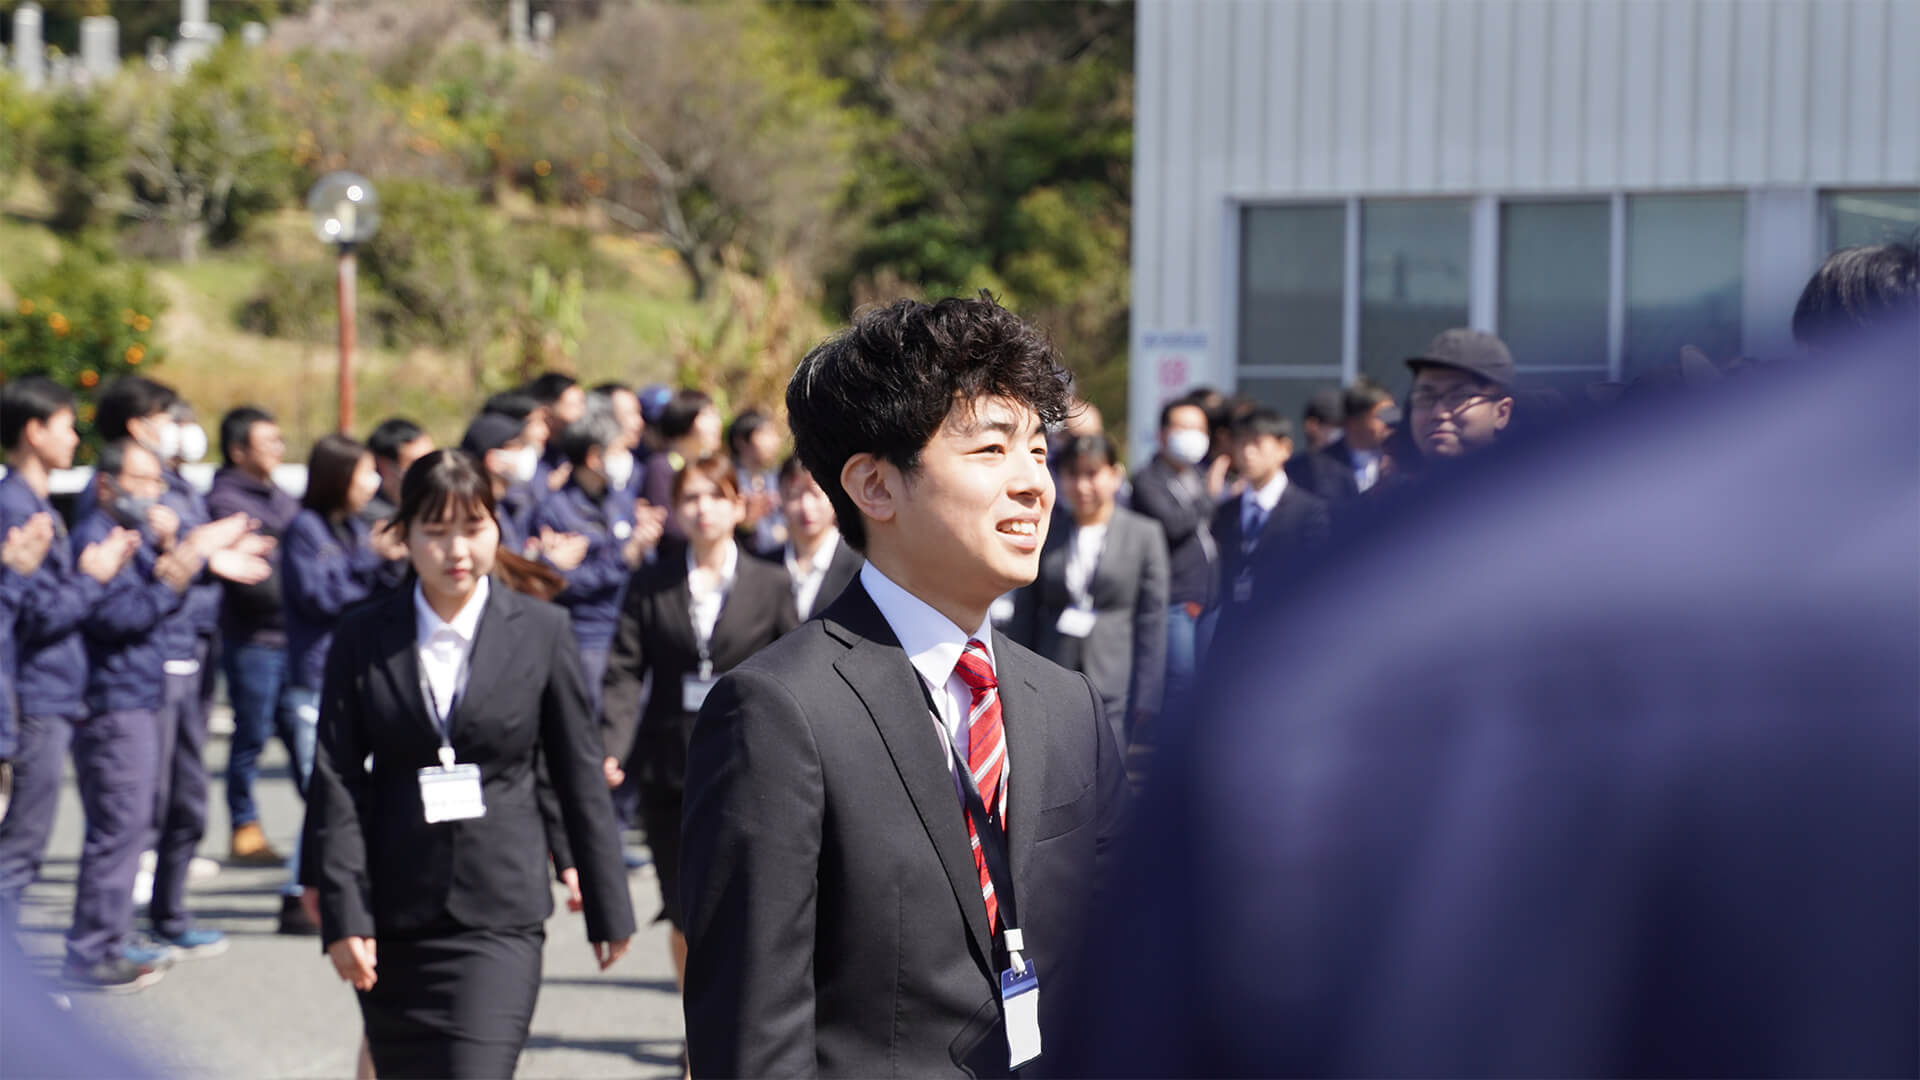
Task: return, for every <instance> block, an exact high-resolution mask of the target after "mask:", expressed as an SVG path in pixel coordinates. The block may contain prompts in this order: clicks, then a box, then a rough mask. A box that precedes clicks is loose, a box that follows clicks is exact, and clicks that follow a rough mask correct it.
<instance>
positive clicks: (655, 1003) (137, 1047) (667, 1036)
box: [0, 711, 682, 1080]
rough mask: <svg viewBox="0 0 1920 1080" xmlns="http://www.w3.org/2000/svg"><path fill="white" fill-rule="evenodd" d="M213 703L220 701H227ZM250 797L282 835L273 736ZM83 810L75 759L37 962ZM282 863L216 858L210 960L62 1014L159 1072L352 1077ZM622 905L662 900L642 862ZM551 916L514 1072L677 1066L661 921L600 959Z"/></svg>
mask: <svg viewBox="0 0 1920 1080" xmlns="http://www.w3.org/2000/svg"><path fill="white" fill-rule="evenodd" d="M223 712H224V711H223ZM228 727H229V724H228V723H227V721H226V717H225V716H224V715H220V716H216V718H215V736H214V737H213V738H212V739H211V740H209V745H208V748H207V760H208V763H209V765H210V766H211V767H212V768H213V770H214V771H215V774H216V775H215V779H214V782H213V790H212V803H213V806H212V809H211V810H210V817H211V819H212V820H211V821H210V822H209V824H208V831H207V837H206V840H205V841H204V842H203V843H202V844H201V853H202V854H203V855H206V856H209V857H212V858H221V857H223V856H225V854H226V849H227V835H228V824H227V814H226V802H225V793H224V790H223V788H224V785H223V784H222V782H221V781H220V779H219V776H218V773H219V770H221V769H223V768H224V767H225V764H226V760H227V740H226V737H225V735H224V731H225V730H227V729H228ZM262 765H263V767H264V770H263V776H262V780H261V783H260V784H259V785H258V786H257V788H256V798H257V799H258V801H259V802H260V805H261V815H262V817H263V819H264V821H265V824H266V828H267V831H268V834H269V836H270V837H271V838H272V840H273V843H274V846H275V847H276V848H279V849H280V850H282V851H285V850H287V849H288V848H289V847H290V846H291V842H292V839H293V834H294V832H295V831H296V830H297V828H298V824H299V821H300V809H301V803H300V799H299V796H298V794H297V793H296V792H295V791H294V787H293V783H292V781H291V780H290V779H289V778H288V772H287V759H286V755H285V752H284V750H283V749H282V748H281V747H280V746H279V744H278V743H277V742H276V743H275V744H274V745H273V746H272V747H271V748H270V749H269V751H268V753H267V756H266V757H265V758H264V759H263V761H262ZM81 831H82V820H81V813H80V800H79V796H78V795H77V793H76V792H75V790H74V787H73V779H72V775H71V772H69V775H68V777H67V783H66V787H65V790H64V791H63V793H62V797H61V804H60V817H59V821H58V823H57V825H56V826H55V831H54V835H53V843H52V845H51V847H50V850H49V853H48V855H49V857H48V860H47V865H46V867H45V869H44V871H43V873H42V880H41V882H40V883H39V884H36V885H35V886H33V887H32V888H31V889H29V890H28V892H27V902H26V907H25V910H24V911H23V912H22V923H23V932H22V938H23V941H22V944H23V945H24V946H25V948H26V949H27V951H28V952H29V954H30V955H32V956H33V957H34V959H35V962H36V963H37V964H38V965H39V967H40V969H41V971H42V972H43V973H45V974H47V975H49V976H50V977H51V976H53V975H56V974H57V972H58V963H59V957H60V949H61V935H62V934H63V933H64V931H65V929H66V926H67V923H68V921H69V920H70V918H71V916H72V913H73V879H74V872H75V869H76V866H77V860H78V856H79V851H80V837H81ZM284 880H285V874H284V873H283V872H282V871H279V870H267V869H248V868H240V867H226V868H225V869H223V870H222V871H221V873H220V874H219V876H218V877H215V878H213V879H211V880H208V881H203V882H200V883H198V884H196V885H195V886H193V888H192V890H191V902H192V906H193V910H194V912H195V914H196V916H197V917H198V918H199V920H200V921H201V923H202V924H203V925H206V926H211V927H215V928H217V929H220V930H224V931H226V932H227V934H228V936H229V937H230V938H231V939H232V942H233V946H232V948H231V949H230V950H228V952H227V953H226V954H225V955H223V956H219V957H215V958H212V959H209V960H201V961H193V962H189V963H183V964H178V965H175V966H174V968H173V969H172V970H171V971H169V972H168V973H167V977H166V978H165V979H163V980H161V982H160V983H158V984H157V985H155V986H153V987H150V988H149V989H147V990H145V991H143V992H141V993H138V994H133V995H129V996H125V997H106V996H101V995H97V994H73V995H71V996H70V997H68V998H67V1000H68V1001H70V1002H71V1006H72V1009H73V1011H74V1013H75V1014H76V1015H78V1016H81V1017H84V1018H87V1019H89V1020H91V1021H92V1022H93V1023H94V1024H95V1026H96V1027H97V1029H98V1030H99V1031H100V1032H101V1033H102V1035H103V1036H104V1037H106V1038H110V1039H114V1040H117V1041H118V1042H120V1043H121V1044H122V1045H124V1046H126V1047H128V1048H129V1049H130V1050H131V1051H132V1053H133V1056H134V1057H135V1059H136V1060H139V1061H143V1062H146V1063H150V1064H151V1065H152V1066H153V1067H154V1069H155V1070H156V1071H158V1072H161V1073H164V1074H169V1075H176V1076H193V1077H245V1078H249V1080H252V1078H267V1077H345V1076H351V1075H353V1067H354V1060H355V1055H356V1052H357V1051H358V1048H359V1042H360V1014H359V1010H358V1009H357V1008H356V1007H355V1005H354V1001H353V992H352V991H351V990H349V989H348V988H347V986H346V984H344V983H342V982H340V981H339V979H338V978H337V977H336V976H335V975H334V974H333V969H332V966H331V965H329V964H328V963H327V961H326V958H325V957H324V956H322V955H321V954H320V947H319V944H318V941H317V939H314V938H292V937H281V936H280V935H278V934H276V933H275V932H274V928H275V925H276V922H277V919H278V916H279V911H280V897H279V886H280V884H281V883H282V882H283V881H284ZM631 883H632V888H633V897H634V911H635V913H636V914H638V915H639V916H640V918H641V920H642V921H643V922H644V921H645V920H647V919H649V918H651V917H652V916H653V913H654V912H656V911H658V910H659V906H660V903H659V893H658V891H657V889H656V886H655V883H654V878H653V874H652V872H651V870H647V869H642V870H638V871H635V872H634V873H633V875H632V882H631ZM556 897H557V898H559V899H560V900H561V902H560V903H559V904H558V910H557V912H556V914H555V915H554V917H553V918H552V919H551V920H550V921H549V922H548V923H547V955H546V980H545V983H544V985H543V986H542V988H541V992H540V1006H539V1008H538V1009H537V1010H536V1011H535V1013H534V1017H533V1034H532V1037H531V1039H530V1040H529V1041H528V1044H527V1051H526V1053H525V1055H523V1056H522V1057H521V1059H520V1071H519V1075H520V1076H522V1077H608V1076H639V1077H674V1076H678V1075H679V1067H678V1061H679V1054H680V1041H681V1037H682V1029H681V1020H680V1007H679V999H678V997H677V996H676V994H675V993H674V986H673V967H672V963H671V961H670V960H669V959H668V957H667V940H666V931H665V928H664V927H652V926H643V927H642V929H641V933H640V936H639V937H637V938H635V940H634V948H633V950H632V951H631V952H629V953H628V954H627V956H626V957H625V958H624V959H623V960H621V961H620V962H619V963H618V964H616V965H614V967H613V968H612V970H610V971H607V972H605V973H602V972H600V971H599V970H598V969H597V967H596V965H595V963H594V960H593V954H592V950H591V946H589V945H588V944H587V940H586V928H585V924H584V922H583V921H582V919H581V917H580V916H578V915H570V914H568V913H567V911H566V907H565V903H564V898H563V897H559V896H558V893H557V892H556ZM0 1022H4V1018H0Z"/></svg>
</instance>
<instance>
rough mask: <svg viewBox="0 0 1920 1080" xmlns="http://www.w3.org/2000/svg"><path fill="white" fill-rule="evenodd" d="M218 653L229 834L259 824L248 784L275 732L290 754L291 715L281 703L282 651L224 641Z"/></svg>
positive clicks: (284, 657) (284, 656)
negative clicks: (226, 705) (228, 725)
mask: <svg viewBox="0 0 1920 1080" xmlns="http://www.w3.org/2000/svg"><path fill="white" fill-rule="evenodd" d="M222 651H223V654H224V655H223V657H222V659H223V660H224V665H223V666H224V667H225V668H226V672H227V697H228V699H229V700H231V701H232V702H233V741H232V742H231V743H229V744H228V746H227V818H228V820H229V822H230V823H231V824H232V826H233V827H234V828H236V829H237V828H239V827H240V826H242V825H249V824H252V823H253V822H256V821H259V820H260V811H259V809H258V808H257V807H255V806H254V803H253V782H254V780H255V779H257V778H258V777H259V775H260V752H261V751H262V750H265V749H266V746H267V740H268V739H270V738H272V737H273V736H274V734H275V733H276V732H277V733H278V734H279V736H280V741H281V742H282V743H284V744H285V745H286V747H287V753H289V754H293V753H294V752H295V751H294V745H293V739H294V721H293V712H292V710H291V709H289V708H288V707H287V706H286V703H285V702H283V701H282V700H281V691H282V690H284V689H285V688H286V682H287V650H285V649H281V648H274V647H272V646H266V645H243V644H241V643H239V642H237V641H233V640H231V639H229V640H228V641H227V644H226V648H225V649H224V650H222Z"/></svg>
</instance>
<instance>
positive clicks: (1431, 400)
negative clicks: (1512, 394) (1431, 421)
mask: <svg viewBox="0 0 1920 1080" xmlns="http://www.w3.org/2000/svg"><path fill="white" fill-rule="evenodd" d="M1493 400H1496V397H1495V395H1494V394H1491V393H1489V392H1487V391H1485V390H1476V389H1474V388H1473V387H1471V386H1462V387H1458V388H1456V389H1454V390H1451V391H1448V392H1447V393H1445V394H1432V393H1419V392H1416V393H1415V394H1414V395H1413V397H1412V399H1411V404H1412V405H1413V407H1414V408H1416V409H1419V410H1421V411H1422V412H1443V411H1444V412H1448V413H1457V412H1459V411H1461V410H1462V409H1466V408H1470V407H1471V406H1474V405H1478V404H1479V403H1480V402H1482V401H1493Z"/></svg>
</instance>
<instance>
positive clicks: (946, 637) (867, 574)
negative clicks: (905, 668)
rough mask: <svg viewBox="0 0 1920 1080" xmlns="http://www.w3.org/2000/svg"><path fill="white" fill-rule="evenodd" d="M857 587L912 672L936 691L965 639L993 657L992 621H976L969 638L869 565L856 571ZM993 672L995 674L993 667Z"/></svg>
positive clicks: (949, 674) (948, 674)
mask: <svg viewBox="0 0 1920 1080" xmlns="http://www.w3.org/2000/svg"><path fill="white" fill-rule="evenodd" d="M860 584H861V585H863V586H865V587H866V590H867V595H868V596H870V597H872V598H873V606H874V607H877V608H879V609H880V616H881V617H882V618H884V619H886V620H887V625H888V626H889V627H891V628H892V629H893V636H894V637H896V638H899V639H900V647H901V648H902V649H905V650H906V652H907V659H908V660H911V661H912V662H913V669H914V670H915V671H918V672H919V673H920V677H921V678H923V679H925V680H927V685H928V686H931V687H933V688H934V689H935V690H936V691H937V690H939V689H940V688H941V687H944V686H945V685H947V680H948V679H950V678H952V677H953V669H954V668H955V667H956V666H958V665H959V663H960V655H961V654H962V653H964V652H966V651H967V641H968V639H969V638H971V639H975V640H978V641H979V642H980V643H981V644H983V645H985V646H986V647H987V659H988V660H989V661H992V660H993V659H994V655H993V619H992V618H991V617H988V618H984V619H981V620H980V628H979V629H977V630H975V631H974V632H973V633H971V634H969V633H967V632H966V631H965V630H962V629H960V627H959V626H958V625H957V624H955V623H954V621H953V620H952V619H949V618H947V617H946V616H945V615H942V614H940V613H939V612H938V611H935V610H934V609H933V606H932V605H930V604H928V603H927V602H926V601H925V600H922V599H920V598H919V597H917V596H915V595H913V594H912V593H910V592H908V591H907V590H905V589H903V588H901V587H900V586H899V585H898V584H896V583H895V582H894V580H893V579H892V578H890V577H888V576H887V575H885V574H883V573H881V572H880V569H879V567H876V566H874V565H873V563H872V562H871V561H869V562H868V563H867V564H866V565H864V566H862V567H861V568H860ZM994 670H996V671H998V670H999V667H998V665H997V664H996V665H995V668H994Z"/></svg>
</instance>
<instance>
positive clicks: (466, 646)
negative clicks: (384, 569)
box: [413, 577, 493, 733]
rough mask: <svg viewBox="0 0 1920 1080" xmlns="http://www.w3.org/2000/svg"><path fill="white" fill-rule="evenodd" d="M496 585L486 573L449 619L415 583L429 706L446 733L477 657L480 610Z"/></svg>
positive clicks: (415, 620)
mask: <svg viewBox="0 0 1920 1080" xmlns="http://www.w3.org/2000/svg"><path fill="white" fill-rule="evenodd" d="M492 588H493V586H492V583H491V582H489V581H488V580H487V579H486V578H485V577H482V578H481V579H480V581H479V583H478V584H476V585H475V586H474V587H473V592H472V593H471V594H470V595H468V597H467V602H466V603H465V604H463V605H461V607H460V610H459V611H458V612H455V613H454V616H453V621H452V622H447V621H446V620H444V619H442V618H441V617H440V615H439V613H438V612H435V611H434V610H433V606H432V605H431V604H428V603H427V594H426V593H425V592H424V591H422V590H421V588H420V584H419V583H418V582H415V583H414V586H413V631H414V644H415V647H416V648H417V649H418V650H419V653H420V673H421V676H422V677H423V678H424V679H425V680H426V684H427V688H428V690H429V691H430V693H429V694H428V697H429V698H430V700H429V701H427V703H426V705H427V710H428V711H429V712H430V713H431V714H432V719H433V721H434V723H435V724H436V725H437V726H438V727H440V729H441V730H442V732H443V733H444V732H445V729H446V719H447V714H448V713H449V712H451V711H453V702H454V699H455V698H457V697H459V696H460V692H461V691H462V690H464V689H465V687H466V681H467V674H468V667H469V665H470V663H471V661H472V658H473V635H474V633H475V632H476V631H478V630H479V629H480V614H481V613H482V612H484V611H486V610H487V594H488V592H490V591H491V590H492Z"/></svg>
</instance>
